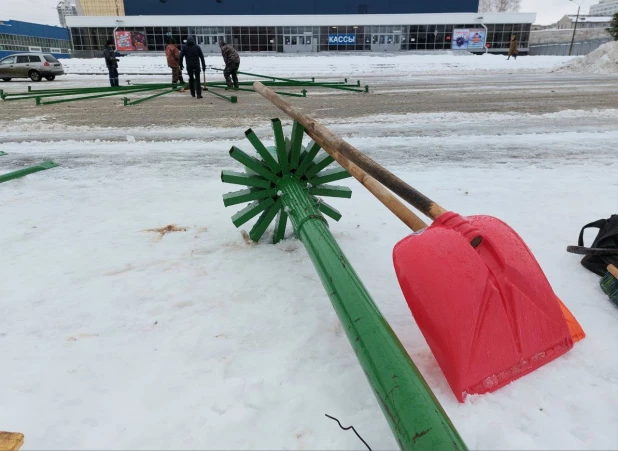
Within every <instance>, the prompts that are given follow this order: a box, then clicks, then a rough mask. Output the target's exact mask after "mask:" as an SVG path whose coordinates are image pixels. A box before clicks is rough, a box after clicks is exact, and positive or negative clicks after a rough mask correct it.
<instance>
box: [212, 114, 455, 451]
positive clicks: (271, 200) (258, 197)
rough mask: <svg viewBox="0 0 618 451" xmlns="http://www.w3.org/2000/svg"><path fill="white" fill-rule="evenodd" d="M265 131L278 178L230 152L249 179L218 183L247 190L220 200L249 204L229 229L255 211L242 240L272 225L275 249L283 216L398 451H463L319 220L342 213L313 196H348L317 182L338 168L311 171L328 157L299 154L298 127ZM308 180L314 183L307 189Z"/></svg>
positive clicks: (229, 176) (310, 150) (309, 150)
mask: <svg viewBox="0 0 618 451" xmlns="http://www.w3.org/2000/svg"><path fill="white" fill-rule="evenodd" d="M272 125H273V131H274V134H275V144H276V149H273V150H274V152H273V153H272V154H271V156H273V158H275V157H276V158H277V163H278V166H280V168H281V170H280V172H279V171H277V173H273V172H271V169H270V166H271V165H269V164H267V162H264V161H260V160H258V159H256V158H255V157H252V156H249V155H247V154H245V153H244V152H242V151H240V150H239V149H236V148H233V149H232V151H231V152H230V155H231V156H232V157H233V158H234V159H236V160H237V161H239V162H240V163H242V164H244V165H245V166H247V167H248V168H249V169H248V170H247V173H248V174H251V177H248V176H243V174H241V173H234V172H229V171H227V172H224V173H222V175H221V178H222V180H223V181H224V182H227V183H233V184H237V185H238V184H240V185H245V186H250V188H249V189H248V190H242V191H237V192H234V193H228V194H225V195H224V196H223V202H224V205H226V206H228V205H237V204H240V203H242V202H245V201H246V202H252V204H250V205H249V206H247V207H245V208H244V209H242V210H241V211H239V212H238V213H236V214H235V215H234V216H233V218H232V221H233V223H234V225H236V226H237V227H238V226H239V225H242V224H244V223H245V222H247V221H248V220H249V219H251V218H254V217H255V216H257V215H258V214H260V213H261V215H260V217H259V219H258V220H257V222H256V223H255V225H254V226H253V228H252V229H251V231H250V232H249V237H250V238H251V239H252V240H253V241H258V240H259V239H260V238H261V237H262V236H263V234H264V233H265V231H266V229H267V227H268V224H270V222H272V221H273V220H275V229H274V233H273V242H274V243H277V242H279V241H281V240H282V239H283V238H284V236H285V229H286V223H287V219H288V217H289V218H290V219H291V222H292V225H293V228H294V231H295V233H296V235H297V236H298V237H299V239H300V240H301V241H302V242H303V244H304V245H305V248H306V249H307V253H308V254H309V257H310V258H311V261H312V262H313V264H314V266H315V268H316V271H317V272H318V274H319V276H320V280H321V281H322V284H323V286H324V288H325V290H326V293H327V294H328V296H329V298H330V300H331V303H332V304H333V307H334V309H335V312H336V313H337V316H338V317H339V320H340V321H341V323H342V325H343V328H344V330H345V332H346V334H347V337H348V339H349V341H350V344H351V345H352V348H353V349H354V352H355V353H356V356H357V358H358V361H359V363H360V364H361V366H362V368H363V371H364V373H365V375H366V377H367V379H368V381H369V383H370V385H371V388H372V390H373V392H374V394H375V396H376V398H377V399H378V402H379V405H380V408H381V409H382V412H383V413H384V415H385V417H386V420H387V421H388V424H389V426H390V428H391V430H392V431H393V434H394V436H395V438H396V440H397V443H398V445H399V447H400V448H401V449H403V450H414V451H416V450H418V451H421V450H423V451H424V450H465V449H466V445H465V444H464V442H463V440H462V439H461V437H460V436H459V434H458V432H457V430H456V429H455V427H454V426H453V424H452V423H451V421H450V420H449V418H448V416H447V415H446V413H445V412H444V410H443V409H442V406H441V405H440V403H439V402H438V400H437V399H436V398H435V396H434V395H433V393H432V391H431V389H430V388H429V386H428V385H427V383H426V382H425V380H424V379H423V377H422V375H421V374H420V372H419V371H418V369H417V368H416V366H415V365H414V363H413V362H412V360H411V359H410V356H409V355H408V353H407V352H406V350H405V349H404V347H403V346H402V344H401V343H400V342H399V340H398V339H397V336H396V335H395V333H394V332H393V331H392V329H391V328H390V326H389V324H388V323H387V321H386V320H385V319H384V317H383V316H382V314H381V313H380V311H379V309H378V308H377V306H376V305H375V303H374V301H373V299H372V298H371V296H370V294H369V293H368V292H367V290H366V288H365V287H364V286H363V284H362V282H361V280H360V279H359V277H358V275H357V274H356V272H355V271H354V269H353V268H352V266H351V265H350V262H349V261H348V260H347V258H346V257H345V255H344V254H343V251H342V250H341V249H340V248H339V246H338V244H337V242H336V241H335V239H334V237H333V236H332V234H331V233H330V232H329V230H328V225H327V223H326V219H325V218H324V216H323V215H322V214H324V215H326V216H329V217H331V218H333V219H335V220H337V221H338V220H339V219H340V218H341V213H340V212H338V211H337V210H336V209H334V208H333V207H331V206H330V205H328V204H326V203H325V202H324V201H322V200H321V199H319V198H317V197H315V196H316V195H326V196H334V197H350V194H351V191H350V190H349V188H345V187H334V186H329V185H325V184H323V182H327V181H334V180H339V179H341V178H342V177H343V176H344V174H343V173H341V171H340V170H326V171H323V172H319V171H318V170H319V169H320V168H323V167H324V166H325V165H328V163H329V161H330V160H329V159H328V158H327V157H328V156H319V157H318V156H317V152H318V151H319V146H317V145H316V144H315V143H312V142H310V143H309V144H308V145H307V146H306V147H305V148H304V150H301V152H300V156H299V155H298V153H297V150H298V149H297V146H298V143H299V142H300V141H301V136H302V135H301V128H300V127H298V126H297V127H296V128H294V127H293V132H292V138H291V139H289V140H286V139H285V137H284V136H283V133H282V130H281V122H280V121H279V120H278V119H273V120H272ZM245 134H246V135H247V137H248V138H249V141H251V143H252V144H253V146H254V147H255V148H256V150H258V153H259V154H260V155H262V154H266V152H267V151H269V150H270V149H268V148H264V146H263V144H261V142H260V141H259V140H258V138H257V137H256V136H254V133H253V132H252V131H251V130H248V131H247V132H246V133H245ZM265 149H266V150H265ZM301 149H302V146H301ZM269 153H270V152H269ZM325 155H326V154H325ZM316 157H317V158H316ZM255 173H257V175H253V174H255ZM265 180H270V182H271V185H269V186H268V187H267V186H266V183H265ZM311 180H316V181H317V182H318V183H320V184H319V185H317V186H315V185H312V184H311ZM275 217H276V219H275Z"/></svg>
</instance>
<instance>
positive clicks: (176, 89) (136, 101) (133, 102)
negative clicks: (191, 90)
mask: <svg viewBox="0 0 618 451" xmlns="http://www.w3.org/2000/svg"><path fill="white" fill-rule="evenodd" d="M176 91H178V88H174V89H170V90H169V91H163V92H159V93H157V94H153V95H151V96H148V97H143V98H141V99H137V100H133V101H132V102H125V103H124V106H130V105H137V104H139V103H142V102H146V101H147V100H151V99H154V98H156V97H161V96H164V95H165V94H170V93H172V92H176Z"/></svg>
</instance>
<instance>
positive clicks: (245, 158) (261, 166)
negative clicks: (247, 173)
mask: <svg viewBox="0 0 618 451" xmlns="http://www.w3.org/2000/svg"><path fill="white" fill-rule="evenodd" d="M230 156H231V157H232V158H233V159H234V160H236V161H238V162H239V163H240V164H242V165H245V166H247V167H248V168H249V169H251V170H252V171H253V172H255V173H256V174H258V175H261V176H262V177H264V178H265V179H266V180H269V181H271V182H273V183H277V181H278V180H279V177H278V176H277V175H276V174H274V173H273V172H272V171H270V170H269V169H268V166H267V165H266V164H265V163H263V162H262V161H260V160H258V159H257V158H255V157H252V156H251V155H247V154H246V153H245V152H243V151H242V150H240V149H239V148H238V147H236V146H232V148H231V149H230Z"/></svg>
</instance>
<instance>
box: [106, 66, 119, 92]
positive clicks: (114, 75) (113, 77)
mask: <svg viewBox="0 0 618 451" xmlns="http://www.w3.org/2000/svg"><path fill="white" fill-rule="evenodd" d="M107 70H108V71H109V84H110V85H111V86H112V88H113V87H114V86H118V83H119V81H120V80H119V79H118V77H119V75H118V68H117V67H108V68H107Z"/></svg>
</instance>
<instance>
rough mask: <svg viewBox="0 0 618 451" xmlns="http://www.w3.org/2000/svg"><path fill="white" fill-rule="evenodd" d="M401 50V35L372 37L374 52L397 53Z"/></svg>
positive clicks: (381, 34) (384, 34)
mask: <svg viewBox="0 0 618 451" xmlns="http://www.w3.org/2000/svg"><path fill="white" fill-rule="evenodd" d="M398 50H401V34H400V33H380V34H373V35H371V51H372V52H396V51H398Z"/></svg>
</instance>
